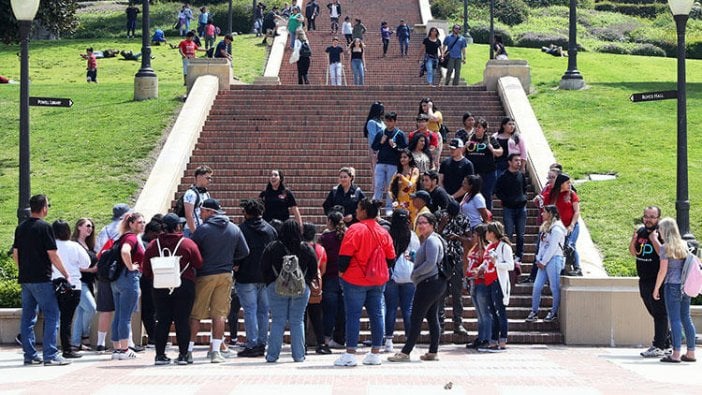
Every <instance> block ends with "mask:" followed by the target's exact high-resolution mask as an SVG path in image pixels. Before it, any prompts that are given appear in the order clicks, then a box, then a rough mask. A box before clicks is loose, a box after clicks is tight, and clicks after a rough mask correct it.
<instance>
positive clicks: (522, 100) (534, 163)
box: [497, 77, 607, 277]
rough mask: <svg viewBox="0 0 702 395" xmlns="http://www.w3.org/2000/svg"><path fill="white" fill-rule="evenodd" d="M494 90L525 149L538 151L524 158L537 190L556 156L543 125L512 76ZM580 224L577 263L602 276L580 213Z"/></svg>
mask: <svg viewBox="0 0 702 395" xmlns="http://www.w3.org/2000/svg"><path fill="white" fill-rule="evenodd" d="M497 93H498V94H499V96H500V100H501V101H502V105H503V106H504V108H505V113H506V114H507V116H510V117H512V118H514V120H515V122H516V123H517V127H518V128H519V132H520V133H521V134H522V135H523V136H524V140H525V141H526V147H527V151H528V152H530V153H535V152H538V155H532V154H530V155H529V156H528V160H527V171H528V172H529V175H530V177H531V180H532V183H533V184H534V185H535V186H536V190H537V191H541V189H542V188H543V186H544V185H546V177H547V176H548V167H549V166H550V165H551V164H552V163H554V162H556V158H555V156H554V155H553V152H552V151H551V147H550V146H549V144H548V141H547V140H546V136H544V132H543V129H541V125H540V124H539V120H538V119H537V118H536V114H535V113H534V110H533V109H532V108H531V103H529V99H528V98H527V95H526V92H525V91H524V88H523V86H522V83H521V82H520V81H519V79H518V78H516V77H502V78H500V79H499V80H498V83H497ZM578 223H579V224H580V235H579V236H578V242H577V249H578V253H579V254H580V264H581V267H582V270H583V273H584V274H585V275H586V276H597V277H606V276H607V272H606V271H605V270H604V268H603V266H602V256H601V255H600V252H599V250H598V249H597V247H596V246H595V244H594V243H593V242H592V238H591V237H590V231H589V230H588V228H587V225H585V222H584V221H583V218H582V216H581V217H580V220H579V222H578Z"/></svg>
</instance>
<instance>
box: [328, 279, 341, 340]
mask: <svg viewBox="0 0 702 395" xmlns="http://www.w3.org/2000/svg"><path fill="white" fill-rule="evenodd" d="M340 281H341V280H340V279H339V277H324V279H323V281H322V319H323V320H324V337H327V338H331V337H332V335H334V333H335V332H336V333H338V334H339V335H338V336H334V339H335V340H336V341H337V342H338V341H340V340H341V339H344V338H345V335H344V330H345V329H346V313H345V310H344V293H343V292H342V289H341V283H340ZM340 343H343V340H342V341H341V342H340Z"/></svg>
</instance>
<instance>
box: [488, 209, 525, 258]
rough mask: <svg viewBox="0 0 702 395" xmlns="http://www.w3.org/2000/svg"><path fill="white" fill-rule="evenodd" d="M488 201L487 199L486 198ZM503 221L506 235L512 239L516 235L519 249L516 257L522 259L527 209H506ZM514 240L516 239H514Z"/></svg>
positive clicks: (516, 251)
mask: <svg viewBox="0 0 702 395" xmlns="http://www.w3.org/2000/svg"><path fill="white" fill-rule="evenodd" d="M486 199H487V197H486ZM503 210H504V214H503V219H504V223H505V234H506V235H507V236H508V237H509V238H510V239H512V234H514V233H516V234H517V237H516V241H517V243H516V244H517V249H516V250H515V254H514V255H515V256H516V257H517V258H519V260H521V259H522V255H523V254H524V232H525V231H526V207H522V208H509V207H505V208H504V209H503ZM512 240H514V239H512Z"/></svg>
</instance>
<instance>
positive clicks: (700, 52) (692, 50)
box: [686, 41, 702, 59]
mask: <svg viewBox="0 0 702 395" xmlns="http://www.w3.org/2000/svg"><path fill="white" fill-rule="evenodd" d="M686 51H687V58H688V59H702V41H690V42H688V43H687V48H686Z"/></svg>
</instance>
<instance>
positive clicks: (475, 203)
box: [461, 193, 487, 229]
mask: <svg viewBox="0 0 702 395" xmlns="http://www.w3.org/2000/svg"><path fill="white" fill-rule="evenodd" d="M482 208H487V206H486V205H485V198H484V197H483V194H482V193H479V194H477V195H475V196H473V198H472V199H470V201H469V202H468V203H461V214H463V216H464V217H466V218H468V220H469V221H470V228H471V229H473V228H475V227H476V226H478V225H480V224H481V223H482V222H483V217H482V216H481V215H480V209H482Z"/></svg>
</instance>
